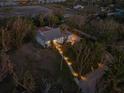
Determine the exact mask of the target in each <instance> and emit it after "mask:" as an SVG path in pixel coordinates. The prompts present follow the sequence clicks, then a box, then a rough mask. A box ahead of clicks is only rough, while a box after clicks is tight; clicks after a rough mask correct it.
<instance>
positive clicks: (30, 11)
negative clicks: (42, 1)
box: [0, 6, 52, 17]
mask: <svg viewBox="0 0 124 93" xmlns="http://www.w3.org/2000/svg"><path fill="white" fill-rule="evenodd" d="M8 8H10V9H11V10H10V12H0V17H11V16H35V15H38V14H40V13H42V14H48V13H52V10H50V9H48V8H46V7H43V6H21V7H20V6H16V7H8ZM2 9H3V10H4V8H0V10H2Z"/></svg>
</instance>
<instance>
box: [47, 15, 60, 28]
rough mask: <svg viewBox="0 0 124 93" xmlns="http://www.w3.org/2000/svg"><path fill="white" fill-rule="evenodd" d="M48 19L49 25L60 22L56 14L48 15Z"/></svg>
mask: <svg viewBox="0 0 124 93" xmlns="http://www.w3.org/2000/svg"><path fill="white" fill-rule="evenodd" d="M47 20H48V22H49V26H51V27H54V26H56V25H57V24H58V23H59V19H58V17H57V16H55V15H48V16H47Z"/></svg>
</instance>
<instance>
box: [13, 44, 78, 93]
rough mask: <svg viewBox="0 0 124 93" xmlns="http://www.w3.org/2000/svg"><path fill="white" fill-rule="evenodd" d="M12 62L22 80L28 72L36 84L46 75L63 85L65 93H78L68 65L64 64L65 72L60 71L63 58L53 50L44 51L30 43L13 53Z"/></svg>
mask: <svg viewBox="0 0 124 93" xmlns="http://www.w3.org/2000/svg"><path fill="white" fill-rule="evenodd" d="M11 60H12V62H13V63H14V64H15V72H16V73H17V75H18V78H19V79H20V80H21V78H23V76H24V74H25V73H26V72H27V71H28V72H30V73H32V76H33V77H34V78H35V82H39V80H40V79H41V78H42V76H44V75H45V77H48V78H49V79H51V80H52V81H54V82H55V81H56V82H59V83H61V85H62V86H63V88H64V90H65V92H64V93H75V92H76V91H77V86H76V84H75V83H74V81H73V78H72V77H71V74H70V71H69V70H68V67H67V66H66V64H63V70H62V71H60V62H61V56H60V55H59V54H58V52H57V51H55V50H53V49H43V48H41V47H39V46H35V44H33V43H29V44H26V45H24V46H22V47H21V48H20V49H18V50H17V51H15V52H14V53H12V54H11ZM56 82H55V83H56Z"/></svg>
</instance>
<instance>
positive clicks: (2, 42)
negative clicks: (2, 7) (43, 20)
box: [0, 17, 35, 51]
mask: <svg viewBox="0 0 124 93" xmlns="http://www.w3.org/2000/svg"><path fill="white" fill-rule="evenodd" d="M33 29H34V26H33V24H32V22H31V21H30V20H27V19H25V18H20V17H18V18H17V19H11V20H9V21H8V22H7V25H6V26H5V27H1V28H0V37H1V38H0V49H5V50H6V51H7V50H10V49H12V48H19V47H20V46H21V45H22V44H23V43H24V42H27V41H29V40H31V39H33V37H34V34H35V32H34V31H33Z"/></svg>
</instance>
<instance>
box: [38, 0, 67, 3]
mask: <svg viewBox="0 0 124 93" xmlns="http://www.w3.org/2000/svg"><path fill="white" fill-rule="evenodd" d="M65 1H66V0H39V2H40V3H60V2H65Z"/></svg>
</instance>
